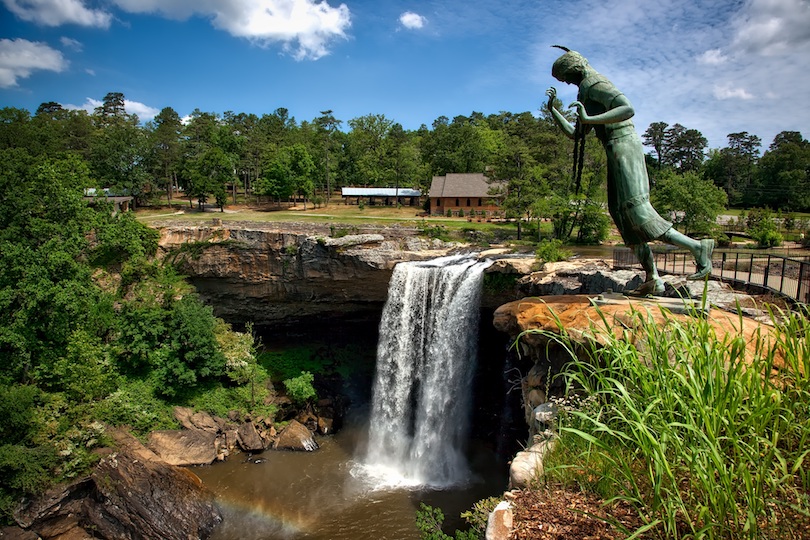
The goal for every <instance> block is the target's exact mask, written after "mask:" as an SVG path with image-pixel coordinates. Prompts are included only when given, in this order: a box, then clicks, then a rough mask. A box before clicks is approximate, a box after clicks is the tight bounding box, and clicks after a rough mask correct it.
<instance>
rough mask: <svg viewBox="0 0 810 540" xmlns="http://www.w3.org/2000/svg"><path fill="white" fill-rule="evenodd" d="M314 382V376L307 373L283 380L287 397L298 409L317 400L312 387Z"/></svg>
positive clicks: (303, 372)
mask: <svg viewBox="0 0 810 540" xmlns="http://www.w3.org/2000/svg"><path fill="white" fill-rule="evenodd" d="M314 381H315V376H314V375H313V374H312V373H310V372H309V371H302V372H301V374H300V375H299V376H297V377H293V378H291V379H285V380H284V388H286V389H287V397H289V398H290V399H291V400H292V402H293V403H294V404H295V405H297V406H299V407H302V406H304V405H306V404H307V403H309V402H310V401H312V400H314V399H316V398H317V392H315V388H314V387H313V386H312V383H313V382H314Z"/></svg>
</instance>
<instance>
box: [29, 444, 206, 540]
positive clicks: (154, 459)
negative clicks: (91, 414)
mask: <svg viewBox="0 0 810 540" xmlns="http://www.w3.org/2000/svg"><path fill="white" fill-rule="evenodd" d="M110 434H111V435H112V437H113V438H114V439H115V441H116V449H115V451H114V452H113V453H111V454H109V455H108V456H107V457H105V458H104V459H102V460H101V461H100V462H99V464H98V465H97V466H96V468H95V470H94V471H93V473H92V474H91V475H90V476H89V477H86V478H83V479H80V480H77V481H75V482H72V483H70V484H66V485H61V486H59V487H57V488H54V489H52V490H50V491H48V492H46V493H44V494H43V495H42V496H40V497H38V498H36V499H35V500H33V501H30V503H29V504H27V505H25V506H23V507H20V508H18V509H17V511H16V512H15V515H14V517H15V520H16V521H17V523H18V524H19V525H20V526H22V527H23V528H25V529H27V530H29V531H33V532H35V533H37V534H38V535H39V536H41V537H42V538H43V539H45V540H50V539H59V540H72V539H79V538H102V539H135V538H160V539H162V540H188V539H189V538H200V539H205V538H208V536H210V534H211V532H212V531H213V529H214V527H215V526H216V525H217V524H218V523H220V522H221V521H222V517H221V514H220V513H219V510H218V509H217V507H216V505H215V504H214V497H213V494H212V493H211V492H210V491H208V490H206V489H205V488H204V487H203V485H202V482H201V481H200V479H199V478H197V476H196V475H194V474H193V473H191V472H190V471H188V470H186V469H183V468H180V467H175V466H172V465H169V464H168V463H166V462H165V461H163V460H162V459H160V457H159V456H157V455H156V454H155V453H154V452H152V451H150V450H149V449H147V448H146V447H144V446H143V445H142V444H141V443H140V442H139V441H138V440H137V439H135V438H134V437H132V436H131V435H129V434H127V433H125V432H123V431H120V430H113V431H112V432H110ZM21 538H25V537H21Z"/></svg>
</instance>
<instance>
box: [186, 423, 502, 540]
mask: <svg viewBox="0 0 810 540" xmlns="http://www.w3.org/2000/svg"><path fill="white" fill-rule="evenodd" d="M365 421H366V413H365V411H364V410H352V411H350V414H349V419H348V422H347V425H346V426H345V427H344V429H343V430H341V431H340V432H338V433H337V434H336V435H332V436H328V437H320V438H318V444H319V445H320V449H319V450H317V451H315V452H274V451H266V452H263V453H262V454H259V455H256V456H254V458H253V459H254V460H253V461H247V460H246V458H247V454H236V455H233V456H232V457H231V458H230V459H229V460H228V461H227V462H224V463H218V464H215V465H211V466H207V467H197V468H194V469H193V471H194V472H195V473H196V474H197V475H198V476H199V477H200V478H201V479H202V480H203V482H204V483H205V485H206V486H208V487H209V488H210V489H212V490H213V491H214V493H216V495H217V500H218V503H219V505H220V507H221V509H222V512H223V516H224V521H223V523H222V524H221V525H220V526H219V527H218V528H217V529H216V530H215V532H214V535H213V536H212V537H211V540H277V539H278V540H292V539H296V540H297V539H311V540H359V539H375V540H383V539H390V540H410V539H413V540H417V539H419V538H420V536H419V532H418V530H417V528H416V522H415V518H416V511H417V510H418V508H419V503H420V502H425V503H426V504H429V505H431V506H436V507H439V508H441V509H442V510H443V512H444V513H445V516H446V520H445V525H446V526H445V531H446V532H448V533H451V534H452V531H454V530H455V529H456V528H461V527H463V520H461V519H460V518H459V517H458V516H459V514H460V513H461V512H463V511H465V510H468V509H469V508H470V507H471V506H472V505H473V503H475V502H476V501H478V500H480V499H482V498H486V497H489V496H493V495H499V494H500V493H502V492H503V491H504V490H505V489H506V483H507V473H508V469H507V466H506V463H505V462H504V461H503V460H502V459H498V458H497V457H496V456H495V453H494V452H493V451H492V450H491V449H489V448H487V445H485V444H482V443H481V442H480V441H472V442H471V444H470V449H469V451H468V453H467V454H468V459H469V461H470V467H471V469H472V471H473V478H472V479H471V481H470V482H469V483H468V484H466V485H462V486H458V487H455V488H452V489H446V490H442V491H432V490H408V489H385V490H375V489H374V487H373V486H372V485H370V484H369V483H367V481H366V480H364V478H363V475H362V473H361V466H360V464H359V463H358V462H356V461H355V456H357V455H362V452H361V449H362V447H363V445H365V442H366V439H367V429H366V425H365Z"/></svg>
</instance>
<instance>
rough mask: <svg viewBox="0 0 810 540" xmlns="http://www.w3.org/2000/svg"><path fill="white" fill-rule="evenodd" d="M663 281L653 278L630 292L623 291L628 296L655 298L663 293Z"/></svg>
mask: <svg viewBox="0 0 810 540" xmlns="http://www.w3.org/2000/svg"><path fill="white" fill-rule="evenodd" d="M664 289H665V287H664V281H663V280H662V279H661V278H653V279H651V280H649V281H645V282H644V283H642V284H641V285H639V286H638V287H637V288H635V289H633V290H632V291H625V294H627V295H628V296H651V295H652V296H656V295H661V294H663V293H664Z"/></svg>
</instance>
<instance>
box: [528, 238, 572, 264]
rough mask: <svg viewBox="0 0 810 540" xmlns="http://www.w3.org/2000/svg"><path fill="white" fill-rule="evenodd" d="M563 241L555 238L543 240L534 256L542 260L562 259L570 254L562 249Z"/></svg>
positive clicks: (555, 260)
mask: <svg viewBox="0 0 810 540" xmlns="http://www.w3.org/2000/svg"><path fill="white" fill-rule="evenodd" d="M562 245H563V243H562V241H561V240H557V239H556V238H555V239H553V240H543V241H542V242H540V245H539V246H538V247H537V250H536V251H535V256H536V257H537V258H538V259H539V260H541V261H543V262H558V261H564V260H566V259H567V258H569V257H570V256H571V252H570V251H568V250H565V249H563V247H562Z"/></svg>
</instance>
